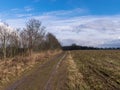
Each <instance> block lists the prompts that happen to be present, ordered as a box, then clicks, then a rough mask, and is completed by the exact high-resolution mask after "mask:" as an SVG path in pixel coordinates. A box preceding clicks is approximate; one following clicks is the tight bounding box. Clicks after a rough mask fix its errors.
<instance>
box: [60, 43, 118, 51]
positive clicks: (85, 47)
mask: <svg viewBox="0 0 120 90" xmlns="http://www.w3.org/2000/svg"><path fill="white" fill-rule="evenodd" d="M62 49H63V50H120V48H119V47H118V48H112V47H108V48H99V47H92V46H79V45H76V44H72V45H70V46H62Z"/></svg>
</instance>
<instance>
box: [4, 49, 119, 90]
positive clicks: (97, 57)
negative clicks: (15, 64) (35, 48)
mask: <svg viewBox="0 0 120 90" xmlns="http://www.w3.org/2000/svg"><path fill="white" fill-rule="evenodd" d="M45 56H46V55H45ZM48 56H49V57H50V58H52V59H50V58H49V59H48V60H47V61H46V62H45V63H41V64H39V65H38V67H34V68H35V69H32V71H31V73H30V74H28V76H26V77H22V79H20V80H18V81H16V82H15V83H14V84H13V85H10V86H9V85H8V86H9V87H10V88H9V87H8V89H5V90H13V89H11V87H15V88H16V89H15V90H120V51H119V50H78V51H67V52H62V53H61V54H59V53H58V54H55V55H48ZM40 58H41V57H40ZM40 58H39V59H40ZM40 61H41V59H40ZM19 82H21V83H19ZM16 83H17V85H16Z"/></svg>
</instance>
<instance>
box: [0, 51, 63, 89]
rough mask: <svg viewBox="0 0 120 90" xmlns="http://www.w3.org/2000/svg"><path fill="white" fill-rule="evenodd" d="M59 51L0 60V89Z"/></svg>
mask: <svg viewBox="0 0 120 90" xmlns="http://www.w3.org/2000/svg"><path fill="white" fill-rule="evenodd" d="M60 52H61V51H47V52H44V53H43V52H41V53H33V54H32V55H31V56H27V57H22V56H17V57H14V58H11V59H6V60H4V61H3V60H0V88H2V87H3V86H5V85H6V84H7V83H9V82H11V81H12V80H13V79H15V78H18V77H19V76H21V75H22V73H23V72H25V71H26V70H30V69H31V68H32V67H34V66H35V65H36V64H38V63H39V65H40V64H43V63H45V62H46V61H48V60H49V58H50V57H52V56H54V55H56V54H58V53H60Z"/></svg>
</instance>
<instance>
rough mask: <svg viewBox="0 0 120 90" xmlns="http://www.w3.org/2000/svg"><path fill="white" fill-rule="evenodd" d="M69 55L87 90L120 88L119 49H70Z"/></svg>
mask: <svg viewBox="0 0 120 90" xmlns="http://www.w3.org/2000/svg"><path fill="white" fill-rule="evenodd" d="M71 55H72V58H73V60H74V62H75V63H76V65H77V68H78V69H79V73H81V75H82V76H83V80H84V82H85V84H86V85H84V87H85V88H89V89H87V90H120V51H119V50H118V51H117V50H116V51H114V50H113V51H110V50H107V51H105V50H103V51H102V50H101V51H100V50H99V51H96V50H93V51H92V50H83V51H71ZM75 90H79V89H75ZM83 90H84V89H83ZM85 90H86V89H85Z"/></svg>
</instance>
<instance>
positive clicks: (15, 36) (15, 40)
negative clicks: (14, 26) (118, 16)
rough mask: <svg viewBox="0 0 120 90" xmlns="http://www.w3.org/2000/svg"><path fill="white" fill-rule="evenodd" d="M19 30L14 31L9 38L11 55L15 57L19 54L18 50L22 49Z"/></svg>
mask: <svg viewBox="0 0 120 90" xmlns="http://www.w3.org/2000/svg"><path fill="white" fill-rule="evenodd" d="M19 39H20V38H19V33H18V30H15V31H12V32H11V34H10V37H9V46H10V48H11V55H12V56H14V55H16V54H17V53H18V51H17V50H18V48H20V40H19Z"/></svg>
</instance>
